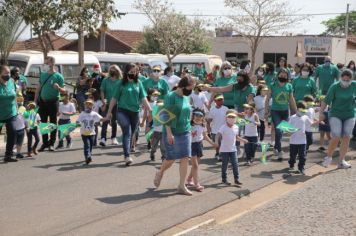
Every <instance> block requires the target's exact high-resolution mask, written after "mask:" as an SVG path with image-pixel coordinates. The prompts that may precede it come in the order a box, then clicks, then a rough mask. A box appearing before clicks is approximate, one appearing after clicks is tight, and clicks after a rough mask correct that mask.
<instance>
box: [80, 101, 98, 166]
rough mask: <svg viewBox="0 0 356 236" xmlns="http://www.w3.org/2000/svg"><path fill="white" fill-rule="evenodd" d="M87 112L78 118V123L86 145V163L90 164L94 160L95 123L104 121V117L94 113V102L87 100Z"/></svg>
mask: <svg viewBox="0 0 356 236" xmlns="http://www.w3.org/2000/svg"><path fill="white" fill-rule="evenodd" d="M84 105H85V110H84V111H82V112H81V113H80V115H79V117H78V120H77V123H78V124H80V126H81V128H80V133H81V135H82V140H83V144H84V157H85V163H86V164H89V163H90V162H91V161H92V159H91V155H92V150H93V143H94V138H95V123H98V122H100V121H102V120H103V117H102V116H101V115H99V114H98V113H97V112H95V111H93V106H94V101H93V100H92V99H87V100H86V101H85V103H84Z"/></svg>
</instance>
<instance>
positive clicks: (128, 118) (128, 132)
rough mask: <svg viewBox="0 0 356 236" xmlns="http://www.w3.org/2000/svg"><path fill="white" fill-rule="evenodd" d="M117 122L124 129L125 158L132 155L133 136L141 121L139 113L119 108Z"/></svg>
mask: <svg viewBox="0 0 356 236" xmlns="http://www.w3.org/2000/svg"><path fill="white" fill-rule="evenodd" d="M116 117H117V122H118V123H119V125H120V127H121V130H122V144H123V145H122V146H123V149H124V155H125V158H126V157H129V156H130V151H131V137H132V134H133V133H135V131H136V129H137V125H138V121H139V113H138V112H132V111H129V110H126V109H121V108H119V109H118V110H117V116H116Z"/></svg>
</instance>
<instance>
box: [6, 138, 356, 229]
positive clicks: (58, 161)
mask: <svg viewBox="0 0 356 236" xmlns="http://www.w3.org/2000/svg"><path fill="white" fill-rule="evenodd" d="M141 141H142V142H143V138H142V137H141ZM284 141H285V142H284V148H285V151H288V147H287V146H288V145H287V143H286V141H288V138H286V139H285V140H284ZM352 145H353V147H354V148H355V147H356V144H355V143H353V144H352ZM81 147H82V142H81V140H79V138H75V141H74V145H73V147H72V149H70V150H67V149H63V150H61V151H56V152H54V153H48V152H45V153H41V154H40V155H38V156H35V158H28V159H24V160H21V161H19V162H17V163H8V164H5V163H1V164H0V189H1V191H0V235H11V236H13V235H26V236H31V235H36V236H41V235H46V236H48V235H153V234H157V233H159V232H161V231H162V230H164V229H167V228H169V227H172V226H174V225H176V224H178V223H181V222H183V221H185V220H187V219H190V218H191V217H194V216H197V215H201V214H203V213H205V212H207V211H209V210H211V209H214V208H216V207H218V206H221V205H223V204H225V203H227V202H230V201H232V200H235V199H237V198H239V197H241V196H242V195H246V194H248V193H249V192H252V191H255V190H258V189H260V188H262V187H264V186H267V185H269V184H271V183H273V182H275V181H278V180H281V179H285V181H286V182H287V183H289V184H294V182H295V180H294V179H293V177H290V176H289V175H288V174H287V173H288V171H287V167H288V163H287V162H286V161H284V162H282V163H280V162H277V161H275V157H272V158H271V157H270V158H269V161H268V162H267V164H261V163H260V162H259V161H256V162H255V163H254V165H253V166H251V167H246V166H242V167H241V168H240V171H241V182H243V185H242V187H241V188H237V187H234V186H231V187H224V186H222V185H221V184H220V181H221V178H220V163H217V162H216V161H215V160H214V158H213V156H214V151H212V150H211V149H209V150H206V151H205V157H204V158H203V160H202V164H201V166H200V170H201V171H200V176H201V183H202V184H203V185H204V186H205V187H206V189H205V190H204V192H202V193H198V192H194V195H193V196H191V197H188V196H182V195H177V194H176V187H177V185H178V177H179V174H178V165H177V164H176V165H174V166H173V167H172V168H171V169H170V170H169V171H167V173H166V175H165V176H164V179H163V181H162V184H161V187H160V189H158V190H155V189H154V186H153V177H154V174H155V170H156V168H158V167H159V166H160V161H156V162H151V161H149V154H148V153H147V151H146V148H145V145H144V144H142V145H139V146H138V152H137V153H135V154H134V161H135V162H134V164H133V165H132V166H130V167H125V163H124V160H123V155H122V148H121V146H115V147H114V146H108V147H106V148H96V149H95V150H94V155H93V162H92V163H91V164H90V165H89V166H85V165H83V161H84V159H83V153H82V148H81ZM316 148H317V147H316V146H313V147H312V150H313V149H314V150H315V149H316ZM3 152H4V150H3V149H0V153H3ZM269 155H270V156H271V155H272V153H271V152H270V153H269ZM257 156H259V153H257ZM323 157H324V154H322V153H319V152H317V151H312V152H311V153H310V155H309V156H308V161H307V167H310V166H312V165H315V163H320V162H321V160H322V158H323ZM350 157H356V151H355V150H354V151H353V152H351V153H350ZM285 158H287V154H286V157H285ZM307 173H308V172H307ZM229 178H230V180H231V181H232V179H233V176H232V173H231V170H230V171H229ZM310 178H311V177H310V176H305V178H302V181H306V180H309V179H310ZM300 179H301V178H299V180H300Z"/></svg>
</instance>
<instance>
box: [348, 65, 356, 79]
mask: <svg viewBox="0 0 356 236" xmlns="http://www.w3.org/2000/svg"><path fill="white" fill-rule="evenodd" d="M346 68H347V69H349V70H351V71H352V73H353V74H354V80H356V64H355V61H353V60H351V61H350V62H349V64H347V67H346Z"/></svg>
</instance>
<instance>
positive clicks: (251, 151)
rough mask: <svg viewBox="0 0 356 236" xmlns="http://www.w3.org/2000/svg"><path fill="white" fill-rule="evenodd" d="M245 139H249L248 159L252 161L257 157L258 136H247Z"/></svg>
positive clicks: (247, 144)
mask: <svg viewBox="0 0 356 236" xmlns="http://www.w3.org/2000/svg"><path fill="white" fill-rule="evenodd" d="M245 139H247V141H248V143H246V144H245V153H246V160H247V161H251V160H252V159H253V158H254V157H255V153H256V146H257V142H258V137H257V136H256V137H247V136H245Z"/></svg>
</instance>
